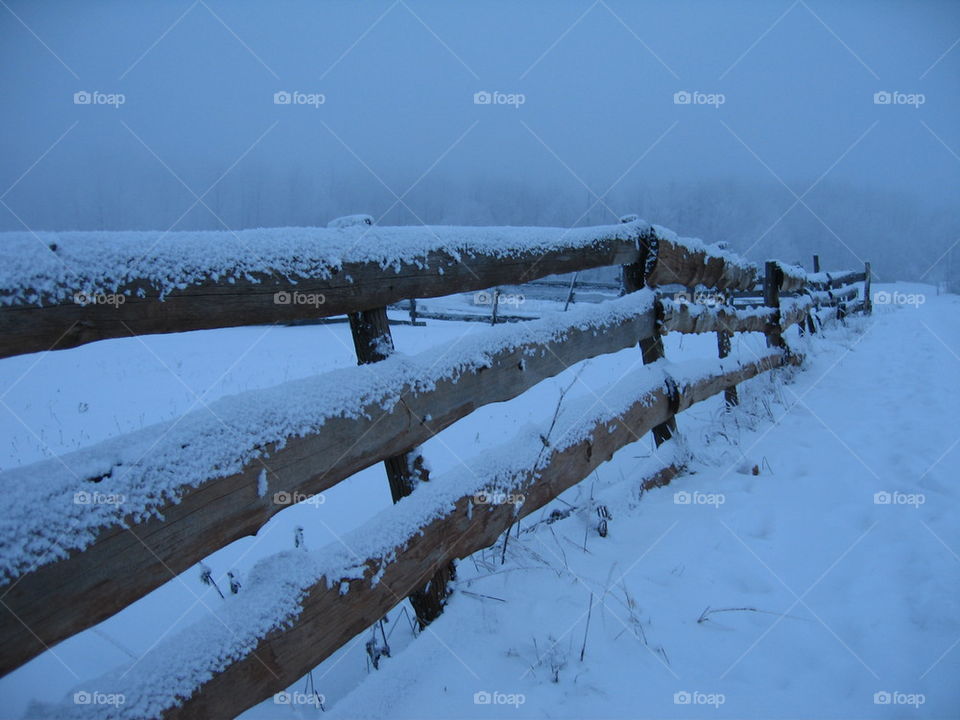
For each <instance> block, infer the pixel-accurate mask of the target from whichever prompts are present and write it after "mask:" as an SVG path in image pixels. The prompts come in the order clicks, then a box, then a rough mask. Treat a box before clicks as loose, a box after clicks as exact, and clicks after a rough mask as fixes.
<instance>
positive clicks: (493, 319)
mask: <svg viewBox="0 0 960 720" xmlns="http://www.w3.org/2000/svg"><path fill="white" fill-rule="evenodd" d="M498 307H500V288H494V290H493V310H492V311H491V312H490V324H491V325H496V324H497V308H498Z"/></svg>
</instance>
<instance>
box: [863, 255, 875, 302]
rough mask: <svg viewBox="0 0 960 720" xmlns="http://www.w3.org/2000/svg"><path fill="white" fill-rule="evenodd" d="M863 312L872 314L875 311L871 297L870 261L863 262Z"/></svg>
mask: <svg viewBox="0 0 960 720" xmlns="http://www.w3.org/2000/svg"><path fill="white" fill-rule="evenodd" d="M863 273H864V277H863V314H864V315H870V314H871V313H872V312H873V299H872V298H871V297H870V280H871V277H870V263H869V262H865V263H864V264H863Z"/></svg>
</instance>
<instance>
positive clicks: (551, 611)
mask: <svg viewBox="0 0 960 720" xmlns="http://www.w3.org/2000/svg"><path fill="white" fill-rule="evenodd" d="M897 287H898V290H899V291H900V292H905V290H904V286H902V285H901V286H897ZM909 289H910V288H907V290H909ZM927 289H928V288H918V289H917V290H918V291H920V292H922V291H924V290H927ZM925 300H926V302H925V303H924V304H923V305H921V306H919V307H916V306H911V305H902V306H898V307H891V306H886V307H884V306H878V307H877V308H876V312H875V314H874V315H873V317H872V318H867V319H852V320H851V321H850V329H849V330H846V329H843V328H834V329H831V330H829V331H828V332H827V333H826V341H824V340H820V339H818V341H817V342H816V343H812V344H807V343H804V342H798V344H799V345H800V347H801V349H803V350H805V351H806V352H807V353H808V358H807V364H806V369H805V371H803V372H800V373H797V374H796V375H795V376H794V377H793V378H792V379H791V380H788V381H787V382H786V383H785V384H782V383H777V382H773V383H771V382H767V381H766V380H765V379H762V378H761V379H758V380H755V381H752V383H753V384H752V386H751V387H749V388H744V390H743V394H744V395H745V402H744V407H743V410H742V411H740V413H739V414H738V415H737V420H736V422H734V420H733V419H727V420H722V419H720V418H719V416H718V407H717V406H716V405H715V406H713V407H712V408H709V409H706V408H705V409H703V410H699V411H698V410H697V409H694V410H692V411H690V412H687V413H685V414H683V415H682V416H680V417H679V418H678V423H679V425H680V427H681V429H682V431H683V433H684V435H685V436H686V438H687V441H688V445H689V449H690V451H691V452H692V454H693V456H694V458H695V460H694V461H693V462H692V464H691V469H692V471H693V474H688V475H685V476H683V477H681V478H679V479H677V480H675V481H674V483H673V485H671V486H670V487H667V488H663V489H659V490H653V491H650V492H648V493H647V494H645V495H644V496H643V497H642V499H641V500H640V501H639V502H637V501H636V488H637V480H638V479H639V477H640V474H641V472H642V468H641V467H638V463H640V464H641V465H644V466H645V467H647V468H649V467H650V466H651V463H652V464H655V462H653V461H652V460H650V461H638V460H637V459H636V457H637V456H638V455H641V454H642V453H641V452H638V450H637V448H639V447H640V445H642V443H641V444H638V445H635V446H632V447H628V448H626V449H625V450H624V451H622V452H621V453H620V454H619V455H618V456H617V457H616V458H614V461H613V462H612V463H611V464H610V465H609V466H607V467H606V468H605V472H603V471H602V472H601V476H600V480H599V481H598V482H597V483H596V484H595V486H594V487H593V488H592V492H593V502H592V504H591V502H590V493H591V487H590V486H591V485H594V483H592V482H591V481H587V482H585V483H583V484H582V485H581V486H579V487H577V488H574V489H572V490H571V491H570V492H568V493H567V494H566V495H565V496H564V499H565V500H566V501H567V502H569V503H571V504H572V505H574V506H576V507H577V508H578V510H577V511H575V512H573V513H572V514H571V515H570V516H569V517H567V518H565V519H562V520H559V521H557V522H555V523H552V524H549V525H548V524H545V523H544V524H541V525H540V526H538V527H536V528H535V529H534V530H533V531H532V532H529V533H521V537H520V540H519V541H515V540H513V539H511V542H510V544H509V545H508V550H507V562H506V564H505V565H501V564H500V548H497V550H496V551H490V552H487V553H485V554H482V555H478V556H477V558H476V560H477V562H476V563H473V562H470V561H469V560H468V561H465V562H464V563H462V564H461V582H460V584H459V588H460V589H461V590H463V591H464V592H461V593H460V594H459V595H458V596H456V597H455V599H454V600H453V602H452V603H451V605H450V607H449V609H448V610H447V612H446V614H445V615H444V616H443V617H442V618H440V619H439V620H438V621H437V622H436V623H434V625H433V626H432V627H431V628H430V629H429V630H428V631H427V632H425V633H423V634H421V636H420V637H419V638H418V639H417V640H416V641H415V642H413V643H411V644H410V645H409V646H407V647H406V648H405V649H404V650H403V651H402V652H401V653H398V654H395V655H394V657H392V658H391V659H390V660H385V661H384V662H383V663H382V664H381V669H380V670H379V671H377V672H372V673H371V674H370V675H369V676H368V677H367V678H366V679H365V680H364V681H363V682H362V683H361V684H360V685H359V686H357V687H356V688H355V689H354V691H353V692H352V693H351V694H350V695H348V696H347V697H346V698H344V699H342V700H340V701H339V702H337V703H335V705H334V706H333V707H332V708H330V710H332V712H331V713H330V714H329V716H330V717H334V718H359V717H364V718H380V717H392V718H431V717H432V718H448V717H458V718H459V717H476V718H492V717H511V718H522V717H569V718H574V717H576V718H596V717H605V718H610V717H631V718H662V717H682V718H690V717H709V718H719V717H764V718H798V717H833V718H853V717H856V718H868V717H869V718H872V717H877V718H888V717H889V718H893V717H918V718H921V717H922V718H944V719H946V718H956V717H957V716H958V714H960V686H958V685H957V683H956V679H957V677H960V647H958V642H960V593H958V590H960V557H958V553H960V523H958V522H957V512H958V500H960V487H958V484H957V473H956V467H957V463H958V461H960V448H958V444H957V443H958V440H960V423H958V422H957V417H958V412H960V319H958V314H960V299H958V298H957V297H955V296H944V297H932V296H930V295H927V296H926V298H925ZM794 340H795V341H796V338H795V339H794ZM668 355H669V348H668ZM775 396H776V397H775ZM768 413H770V414H772V415H773V416H774V417H775V418H776V420H777V422H776V424H772V423H770V422H769V421H768V418H767V417H766V415H767V414H768ZM724 435H726V436H727V437H729V438H730V439H732V440H736V445H731V444H730V443H728V441H727V439H726V438H725V437H724ZM741 453H742V454H741ZM754 466H757V467H758V469H759V475H754V474H753V468H754ZM621 471H622V473H623V477H625V478H626V479H627V482H623V480H622V478H621V475H620V472H621ZM631 481H632V482H631ZM677 493H685V494H677ZM878 493H880V494H879V495H878ZM684 501H688V502H684ZM601 504H602V505H604V506H606V508H608V509H609V511H610V512H611V514H612V515H613V519H612V520H610V521H609V523H608V525H609V535H608V536H607V537H606V538H601V537H599V536H598V533H597V532H596V530H595V527H596V525H597V518H598V515H597V513H596V511H595V508H596V507H598V506H599V505H601ZM551 508H553V509H562V508H564V505H563V504H562V503H554V504H553V505H552V506H551ZM585 531H586V535H585ZM585 537H586V551H584V549H583V547H584V538H585ZM591 595H592V597H593V600H592V609H591V600H590V599H591ZM588 619H589V628H588V627H587V626H588ZM698 620H701V621H700V622H698ZM585 638H586V644H585V651H584V652H583V660H582V661H581V660H580V654H581V650H582V649H583V647H584V639H585ZM323 672H324V668H323V667H321V668H320V669H319V671H318V672H317V673H316V676H317V677H318V678H319V676H320V675H321V674H323ZM318 686H319V687H320V689H321V691H322V689H323V682H322V681H318ZM275 709H276V707H275V706H274V708H273V710H274V711H275ZM261 711H262V712H263V714H260V712H261ZM255 713H256V714H255ZM249 716H250V717H270V716H271V714H270V710H269V709H268V707H267V704H264V705H262V706H260V708H257V709H256V710H254V711H253V712H251V713H250V714H249Z"/></svg>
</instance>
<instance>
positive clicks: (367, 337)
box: [348, 307, 456, 628]
mask: <svg viewBox="0 0 960 720" xmlns="http://www.w3.org/2000/svg"><path fill="white" fill-rule="evenodd" d="M348 317H349V319H350V332H351V333H352V334H353V345H354V348H355V350H356V353H357V361H358V364H360V365H366V364H367V363H375V362H379V361H381V360H384V359H386V358H387V357H389V356H390V354H391V353H392V352H393V336H392V335H391V334H390V325H389V324H388V322H387V308H386V307H379V308H373V309H372V310H363V311H361V312H356V313H351V314H350V315H348ZM383 464H384V467H385V468H386V471H387V481H388V482H389V483H390V495H391V496H392V497H393V502H395V503H396V502H399V501H400V499H401V498H403V497H406V496H407V495H409V494H410V493H412V492H413V490H414V488H415V487H416V486H417V483H419V482H426V481H429V480H430V473H429V472H428V470H427V468H426V467H425V465H424V459H423V455H421V454H420V449H419V448H414V449H412V450H410V451H408V452H405V453H402V454H401V455H395V456H394V457H390V458H387V459H386V460H384V462H383ZM455 577H456V566H455V565H454V563H453V562H452V561H451V562H450V563H449V564H448V565H447V566H446V567H443V568H441V569H440V570H438V571H437V572H436V574H435V575H434V576H433V578H431V579H430V581H429V582H428V583H427V584H426V585H424V586H423V587H422V588H420V589H419V590H416V591H414V592H413V593H411V594H410V604H411V605H412V606H413V610H414V612H415V613H416V615H417V621H418V622H419V623H420V626H421V628H422V627H426V626H427V625H429V624H430V623H431V622H432V621H434V620H435V619H436V618H437V617H439V615H440V614H441V613H442V612H443V607H444V605H446V602H447V597H449V595H450V592H449V590H448V589H447V583H448V582H449V581H450V580H452V579H454V578H455Z"/></svg>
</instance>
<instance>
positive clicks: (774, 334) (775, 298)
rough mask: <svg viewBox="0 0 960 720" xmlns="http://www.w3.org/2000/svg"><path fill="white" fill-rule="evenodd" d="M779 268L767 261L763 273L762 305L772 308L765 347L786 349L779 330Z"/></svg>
mask: <svg viewBox="0 0 960 720" xmlns="http://www.w3.org/2000/svg"><path fill="white" fill-rule="evenodd" d="M780 273H781V271H780V268H779V267H777V263H776V261H774V260H767V263H766V265H765V266H764V272H763V304H764V305H765V306H766V307H769V308H774V312H773V315H772V316H771V318H770V320H769V321H768V322H767V330H766V333H765V335H766V336H767V347H778V348H783V349H784V350H786V349H787V344H786V343H785V342H784V341H783V337H782V335H781V330H780Z"/></svg>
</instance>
